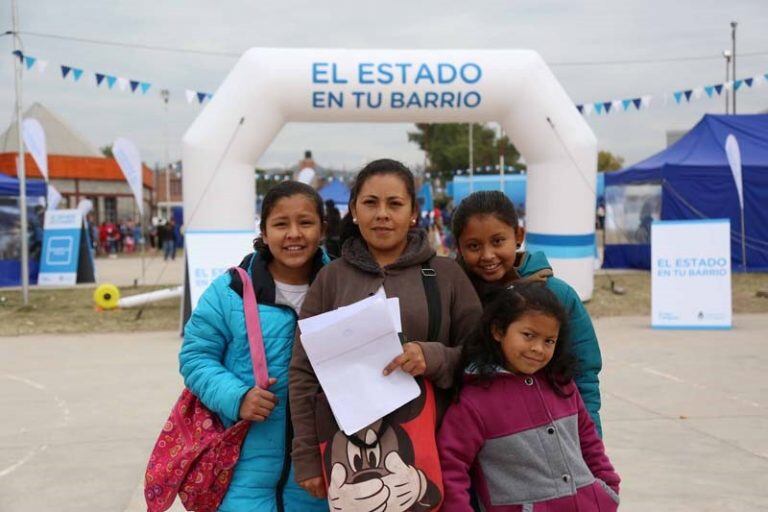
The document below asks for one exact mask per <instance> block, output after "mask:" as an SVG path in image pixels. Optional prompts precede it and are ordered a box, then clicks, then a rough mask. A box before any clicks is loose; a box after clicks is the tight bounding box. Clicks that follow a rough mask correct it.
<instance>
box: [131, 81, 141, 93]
mask: <svg viewBox="0 0 768 512" xmlns="http://www.w3.org/2000/svg"><path fill="white" fill-rule="evenodd" d="M130 84H131V92H136V89H138V88H139V81H138V80H131V81H130Z"/></svg>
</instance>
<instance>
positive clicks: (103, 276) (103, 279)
mask: <svg viewBox="0 0 768 512" xmlns="http://www.w3.org/2000/svg"><path fill="white" fill-rule="evenodd" d="M141 260H142V259H141V257H140V256H139V255H135V254H131V255H129V256H125V255H120V256H118V257H117V258H107V257H98V258H96V281H97V282H99V283H112V284H114V285H117V286H130V285H132V284H134V280H137V281H138V284H147V285H152V284H181V283H182V277H183V275H184V252H183V251H178V254H176V259H174V260H168V261H163V255H162V254H159V253H155V252H154V251H153V250H151V249H149V250H148V252H147V254H146V255H145V258H144V282H142V271H141V270H142V269H141V265H142V263H141ZM236 263H237V262H236Z"/></svg>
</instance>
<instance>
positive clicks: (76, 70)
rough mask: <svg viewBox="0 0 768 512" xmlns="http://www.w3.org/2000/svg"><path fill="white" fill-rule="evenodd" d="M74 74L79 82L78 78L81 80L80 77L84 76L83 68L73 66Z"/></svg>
mask: <svg viewBox="0 0 768 512" xmlns="http://www.w3.org/2000/svg"><path fill="white" fill-rule="evenodd" d="M72 76H74V77H75V82H77V81H78V80H80V77H81V76H83V70H82V69H77V68H72Z"/></svg>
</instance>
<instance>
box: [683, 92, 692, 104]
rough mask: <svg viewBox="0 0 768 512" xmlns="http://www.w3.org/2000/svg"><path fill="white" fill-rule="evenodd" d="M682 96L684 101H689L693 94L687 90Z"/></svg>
mask: <svg viewBox="0 0 768 512" xmlns="http://www.w3.org/2000/svg"><path fill="white" fill-rule="evenodd" d="M683 94H685V101H691V94H693V91H692V90H690V89H688V90H687V91H683Z"/></svg>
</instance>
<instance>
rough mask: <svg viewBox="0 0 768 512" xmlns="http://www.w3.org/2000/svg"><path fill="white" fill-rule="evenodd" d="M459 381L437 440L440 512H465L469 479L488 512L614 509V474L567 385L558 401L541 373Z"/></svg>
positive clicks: (576, 394)
mask: <svg viewBox="0 0 768 512" xmlns="http://www.w3.org/2000/svg"><path fill="white" fill-rule="evenodd" d="M473 378H475V376H469V375H468V376H466V380H465V386H464V387H463V389H462V391H461V394H460V396H459V400H458V402H457V403H456V404H454V405H452V406H451V407H450V408H449V409H448V411H447V412H446V414H445V418H444V420H443V424H442V426H441V428H440V433H439V435H438V449H439V451H440V465H441V467H442V471H443V483H444V486H445V500H444V501H443V507H442V509H441V510H443V511H445V512H471V511H472V506H471V504H470V493H469V488H470V482H471V484H472V487H473V488H474V489H475V490H476V492H477V495H478V498H479V500H480V502H481V503H482V505H483V506H482V509H483V510H487V511H489V512H493V511H499V512H511V511H521V512H530V511H535V510H539V509H541V510H548V511H550V512H566V511H567V512H578V511H581V512H593V511H595V512H597V511H601V512H613V511H615V510H616V509H617V507H618V501H619V497H618V493H619V482H620V478H619V475H618V474H616V472H615V471H614V469H613V466H612V465H611V463H610V461H609V460H608V457H607V456H606V455H605V447H604V446H603V442H602V441H601V440H600V437H599V436H598V435H597V431H596V430H595V426H594V424H593V423H592V420H591V419H590V416H589V414H588V413H587V411H586V409H585V407H584V403H583V401H582V400H581V397H580V395H579V392H578V390H577V389H576V386H575V385H574V384H573V382H570V383H568V384H567V385H565V386H563V390H562V391H563V392H564V394H566V395H568V396H561V395H559V394H558V393H557V392H555V390H554V389H553V387H552V386H551V385H550V384H549V382H548V381H547V379H546V377H545V376H544V375H543V374H542V373H541V372H539V373H536V374H534V375H518V374H513V373H510V372H508V371H506V370H502V369H499V370H498V372H497V373H496V374H495V375H494V376H493V377H492V380H491V381H490V383H485V382H477V381H475V382H473V381H472V379H473Z"/></svg>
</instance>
